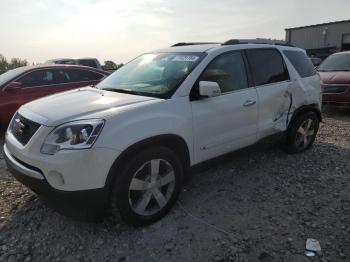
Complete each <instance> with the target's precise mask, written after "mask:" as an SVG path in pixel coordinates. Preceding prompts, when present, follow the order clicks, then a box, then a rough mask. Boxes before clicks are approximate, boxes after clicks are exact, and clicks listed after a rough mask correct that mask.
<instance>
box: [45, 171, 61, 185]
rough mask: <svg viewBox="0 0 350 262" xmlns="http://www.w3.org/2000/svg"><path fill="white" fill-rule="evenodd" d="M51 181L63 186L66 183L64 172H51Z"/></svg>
mask: <svg viewBox="0 0 350 262" xmlns="http://www.w3.org/2000/svg"><path fill="white" fill-rule="evenodd" d="M49 181H50V182H51V183H53V184H55V185H57V186H63V185H64V184H65V181H64V178H63V176H62V174H60V173H58V172H56V171H50V172H49Z"/></svg>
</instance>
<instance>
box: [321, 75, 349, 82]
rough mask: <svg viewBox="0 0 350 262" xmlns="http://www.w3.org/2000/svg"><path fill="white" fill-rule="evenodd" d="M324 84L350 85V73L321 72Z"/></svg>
mask: <svg viewBox="0 0 350 262" xmlns="http://www.w3.org/2000/svg"><path fill="white" fill-rule="evenodd" d="M320 77H321V83H322V84H328V85H333V84H350V72H320Z"/></svg>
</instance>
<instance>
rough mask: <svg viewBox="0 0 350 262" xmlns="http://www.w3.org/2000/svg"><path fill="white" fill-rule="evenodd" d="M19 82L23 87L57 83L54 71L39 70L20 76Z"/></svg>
mask: <svg viewBox="0 0 350 262" xmlns="http://www.w3.org/2000/svg"><path fill="white" fill-rule="evenodd" d="M17 82H20V83H21V84H22V87H33V86H45V85H52V84H55V78H54V71H53V70H50V69H47V70H37V71H34V72H31V73H29V74H27V75H25V76H24V77H22V78H20V79H19V80H18V81H17Z"/></svg>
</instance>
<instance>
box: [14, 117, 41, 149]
mask: <svg viewBox="0 0 350 262" xmlns="http://www.w3.org/2000/svg"><path fill="white" fill-rule="evenodd" d="M39 127H40V124H38V123H35V122H33V121H31V120H29V119H27V118H25V117H23V116H21V115H20V114H18V113H17V114H16V115H15V117H14V118H13V120H12V123H11V133H12V134H13V135H14V137H15V138H16V139H17V140H18V141H19V142H20V143H21V144H22V145H26V144H27V143H28V141H29V140H30V139H31V138H32V136H33V135H34V134H35V132H36V131H37V130H38V129H39Z"/></svg>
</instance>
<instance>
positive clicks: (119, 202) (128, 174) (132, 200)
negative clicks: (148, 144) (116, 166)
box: [112, 147, 183, 226]
mask: <svg viewBox="0 0 350 262" xmlns="http://www.w3.org/2000/svg"><path fill="white" fill-rule="evenodd" d="M118 171H119V172H118ZM118 171H117V170H116V172H118V173H119V174H116V175H117V176H118V178H117V179H116V184H115V187H114V192H113V197H112V206H113V212H119V213H120V216H121V218H122V219H123V220H124V221H125V222H126V223H127V224H130V225H134V226H139V225H147V224H150V223H153V222H155V221H157V220H158V219H160V218H162V217H163V216H164V215H166V214H167V213H168V212H169V211H170V209H171V207H172V206H173V205H174V203H175V201H176V199H177V197H178V195H179V192H180V189H181V186H182V177H183V169H182V165H181V162H180V160H179V158H178V157H177V155H176V154H175V153H174V152H173V151H171V150H170V149H168V148H166V147H154V148H150V149H146V150H144V151H141V152H140V153H137V154H136V155H134V156H133V157H131V158H130V159H129V160H128V164H127V165H125V167H124V168H122V170H118Z"/></svg>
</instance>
